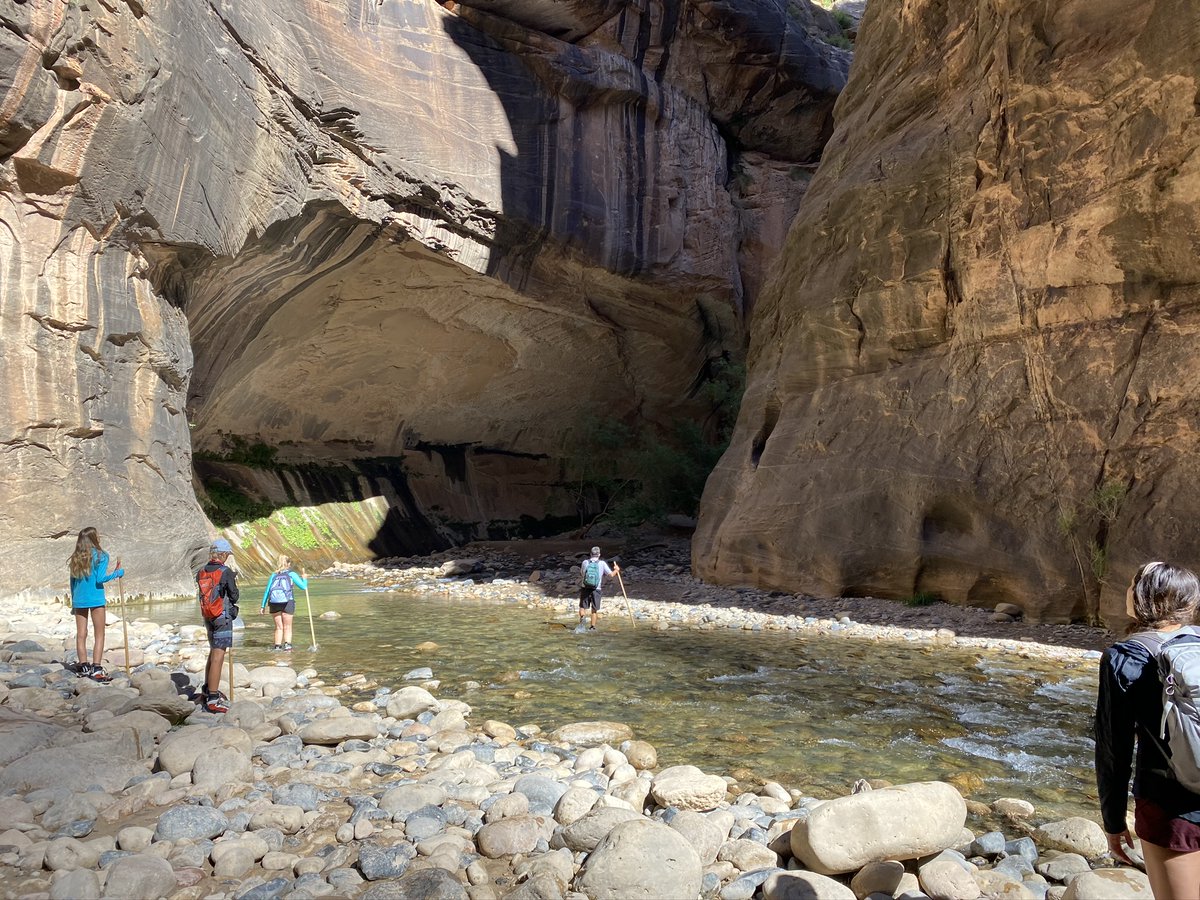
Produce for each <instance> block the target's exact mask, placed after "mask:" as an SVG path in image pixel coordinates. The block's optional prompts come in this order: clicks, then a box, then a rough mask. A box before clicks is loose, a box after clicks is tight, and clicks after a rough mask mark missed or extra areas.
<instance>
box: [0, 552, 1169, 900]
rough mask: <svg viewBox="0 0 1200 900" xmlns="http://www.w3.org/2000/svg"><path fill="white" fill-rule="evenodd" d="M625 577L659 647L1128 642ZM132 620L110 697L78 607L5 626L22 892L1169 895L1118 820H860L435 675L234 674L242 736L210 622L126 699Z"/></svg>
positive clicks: (670, 555) (992, 813)
mask: <svg viewBox="0 0 1200 900" xmlns="http://www.w3.org/2000/svg"><path fill="white" fill-rule="evenodd" d="M577 566H578V559H577V557H575V556H573V555H572V553H571V552H568V551H565V550H560V551H556V550H554V549H552V548H551V549H548V550H546V551H545V552H542V553H540V554H538V555H537V556H535V557H532V558H531V557H530V556H529V554H527V553H519V552H515V551H514V550H511V549H506V548H503V547H497V546H496V545H483V546H480V547H476V548H467V549H466V550H460V551H458V552H457V553H456V554H454V555H452V556H451V555H442V556H436V557H426V558H420V559H395V560H385V561H381V562H379V563H373V564H342V565H336V566H334V567H332V568H331V569H329V570H328V571H327V572H326V573H324V575H325V576H326V577H340V578H355V579H358V580H359V581H360V583H361V584H362V586H363V589H364V590H376V591H385V592H390V591H395V592H404V591H424V592H429V591H437V592H441V593H443V594H444V595H445V596H447V598H449V599H450V600H451V601H452V600H453V599H455V598H461V599H463V600H468V599H470V600H478V599H492V600H500V601H502V602H508V603H518V604H524V605H527V606H533V607H543V606H544V607H546V608H547V609H554V610H557V611H559V612H562V611H563V610H565V609H567V608H568V605H569V603H570V601H571V600H572V598H573V597H574V596H576V590H577V587H576V586H577V578H576V575H575V569H576V568H577ZM622 575H623V581H624V584H625V587H626V589H627V590H628V594H629V599H628V606H626V605H625V600H624V598H623V597H622V596H621V594H620V592H619V591H615V590H613V589H607V590H606V598H605V602H606V607H607V608H606V615H632V616H633V617H634V619H635V621H636V623H637V626H638V627H646V628H653V629H660V630H661V629H685V628H690V629H702V630H718V629H727V628H728V629H739V630H743V631H751V632H753V631H756V630H764V631H795V632H801V633H802V632H805V631H814V632H820V633H827V634H834V635H836V634H846V635H853V636H855V637H859V638H867V639H870V640H877V641H880V642H888V641H904V642H909V643H911V642H921V643H928V644H932V645H937V644H947V643H954V644H957V645H960V646H968V647H989V648H996V647H999V648H1002V649H1005V650H1008V651H1009V652H1013V653H1017V654H1031V655H1039V656H1049V657H1052V658H1058V659H1063V660H1069V661H1073V662H1087V661H1089V660H1090V659H1092V658H1094V657H1095V656H1096V655H1097V651H1098V650H1099V649H1100V648H1101V647H1103V646H1105V645H1106V644H1107V643H1108V642H1110V641H1111V636H1109V635H1107V634H1106V633H1104V632H1103V631H1102V630H1100V629H1089V628H1085V627H1083V626H1046V625H1030V624H1025V623H1022V622H1020V621H1019V619H1015V618H1013V617H1011V616H1010V617H1008V619H1007V621H1005V620H1001V619H1000V614H999V613H996V612H995V611H987V610H961V609H957V608H945V609H939V608H938V607H944V606H945V605H944V604H933V605H930V606H921V607H906V606H902V605H899V604H895V603H890V602H888V601H872V600H844V599H826V600H822V599H818V598H807V597H796V596H792V595H781V594H778V593H772V592H764V591H757V590H752V589H729V588H714V587H712V586H708V585H704V584H702V583H700V582H698V581H695V580H694V579H693V578H692V577H691V575H690V574H689V571H688V567H687V560H686V549H685V548H684V549H680V547H678V546H672V545H670V544H667V545H660V544H655V545H654V546H652V547H648V548H645V549H643V550H638V549H637V548H635V549H633V550H631V551H627V552H626V553H625V554H624V555H623V556H622ZM614 594H615V597H614ZM249 602H251V603H253V602H254V601H253V600H251V601H249ZM246 603H247V600H246V599H243V604H242V605H243V612H245V610H246ZM115 613H116V611H115V609H114V607H113V605H112V604H110V607H109V619H110V625H109V629H108V644H109V647H110V648H114V647H115V648H117V649H113V650H110V653H109V656H108V662H109V665H110V674H112V675H113V682H112V683H111V684H108V685H101V684H97V683H96V682H93V681H91V680H90V679H87V678H80V677H77V675H76V674H75V672H74V670H73V669H74V666H73V663H74V659H73V657H74V651H73V648H74V626H73V623H72V621H71V615H70V612H69V610H67V609H66V608H65V607H64V606H62V605H61V604H53V603H49V602H18V603H13V604H10V605H9V606H8V607H7V609H6V614H5V615H6V617H5V618H2V619H0V735H2V739H0V828H3V829H5V830H4V831H3V832H2V833H0V892H2V893H3V895H4V896H12V897H17V896H20V897H48V898H88V897H114V898H116V897H138V898H144V897H178V898H194V900H200V898H238V900H242V898H246V900H256V898H275V897H287V898H309V897H326V896H328V897H352V898H358V897H364V898H371V900H384V898H447V900H450V898H471V900H492V898H497V900H498V898H503V897H514V898H529V900H532V898H539V900H547V898H564V900H566V898H571V900H583V898H592V900H597V898H627V897H647V898H650V897H663V898H675V897H679V898H696V897H704V898H721V900H752V898H758V897H762V898H766V900H785V898H787V900H791V898H802V897H818V898H832V900H839V898H872V900H882V898H888V897H892V898H907V900H917V898H921V897H934V898H938V897H946V898H962V900H975V898H978V897H1005V898H1026V897H1028V898H1047V897H1048V898H1053V900H1058V898H1084V897H1104V898H1120V897H1149V896H1150V893H1149V886H1148V883H1147V882H1146V879H1145V876H1144V875H1143V874H1142V873H1141V872H1140V871H1138V870H1136V869H1130V868H1127V867H1123V868H1115V867H1113V863H1112V860H1111V859H1110V858H1108V857H1107V855H1106V842H1105V838H1104V835H1103V832H1102V830H1101V829H1100V826H1099V825H1098V824H1097V823H1096V822H1095V821H1092V820H1090V819H1087V818H1080V817H1073V818H1068V819H1060V820H1052V821H1047V820H1046V818H1045V816H1042V815H1039V812H1038V810H1037V808H1036V806H1034V805H1033V804H1032V803H1030V802H1028V801H1026V800H1025V799H1023V798H1021V797H996V798H986V799H984V798H978V797H972V798H971V799H969V800H968V799H965V798H964V797H963V796H962V795H961V794H960V793H959V791H958V789H957V788H956V787H955V786H954V785H951V784H948V783H945V782H939V781H925V782H916V783H911V784H902V785H892V784H887V783H884V782H879V781H874V782H871V781H866V780H861V779H859V780H858V781H857V782H855V781H854V779H853V776H851V777H848V783H847V787H846V792H845V795H844V796H837V797H812V796H806V795H805V794H804V793H803V792H802V791H800V790H798V789H797V788H796V787H794V786H792V785H789V784H787V783H783V782H782V781H767V782H758V781H748V780H746V779H745V778H743V780H742V781H738V780H736V779H735V778H733V777H732V776H731V775H730V774H728V773H726V772H720V771H704V770H702V769H700V768H698V767H696V766H692V765H674V766H667V767H662V766H660V765H659V761H658V755H657V752H656V750H655V747H654V746H653V745H651V744H650V743H647V742H646V741H644V740H641V739H639V736H638V735H636V734H634V733H633V732H632V730H631V729H630V727H629V726H628V725H626V724H624V723H622V722H615V721H581V722H573V723H568V724H565V725H561V726H559V727H557V728H554V729H553V730H551V729H549V728H546V729H543V727H542V723H538V722H502V721H497V720H490V719H483V718H481V717H480V716H478V715H476V714H475V712H474V711H473V710H472V708H471V706H470V705H469V704H468V703H466V702H464V701H463V700H461V699H458V698H455V697H451V696H443V695H441V694H440V690H439V683H438V681H437V679H436V673H434V672H431V671H430V670H428V669H425V670H421V669H417V670H413V671H412V672H409V673H407V674H406V675H404V676H403V677H401V678H399V679H397V683H396V684H393V685H386V686H383V687H382V688H380V689H379V690H377V692H376V694H375V696H374V697H373V698H371V699H368V700H363V699H356V697H357V696H358V695H359V692H360V688H361V681H362V679H361V676H356V675H355V673H347V674H346V675H345V676H343V677H341V678H340V679H339V680H338V681H336V682H334V681H329V682H325V681H322V679H321V678H320V677H318V673H317V671H316V670H315V669H301V670H299V671H297V670H296V669H294V668H291V667H290V666H287V665H283V664H279V665H264V666H259V667H255V668H250V669H247V668H246V667H245V666H242V665H241V664H236V665H235V667H234V676H233V680H234V684H233V686H232V691H231V688H230V686H229V684H228V683H227V682H226V683H225V684H223V685H222V690H224V691H225V692H226V693H232V695H233V703H232V707H231V709H230V712H229V713H228V714H226V715H224V716H219V715H212V714H209V713H206V712H203V711H201V709H200V707H199V705H198V702H197V699H198V697H197V687H198V683H199V680H200V677H201V676H200V674H199V673H200V671H201V669H202V667H203V664H204V659H205V657H206V655H207V644H206V642H205V640H204V633H203V629H202V627H200V625H199V618H198V616H197V622H196V624H181V625H178V626H172V625H161V624H155V623H152V622H149V621H146V620H139V619H138V617H137V611H136V607H131V608H130V612H129V615H130V622H129V623H128V628H129V643H130V649H129V660H128V662H129V667H130V674H129V675H126V674H125V668H124V664H125V659H124V652H123V651H122V650H121V649H119V648H120V645H121V634H122V625H121V623H120V622H119V620H118V619H117V616H116V614H115ZM602 627H603V620H602ZM1037 637H1040V638H1041V640H1037V639H1036V638H1037ZM983 822H988V823H995V822H1000V823H1002V825H1001V827H1000V828H996V827H990V826H989V827H987V828H984V827H983V826H981V825H980V823H983Z"/></svg>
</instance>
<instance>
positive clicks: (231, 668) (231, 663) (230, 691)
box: [225, 640, 233, 706]
mask: <svg viewBox="0 0 1200 900" xmlns="http://www.w3.org/2000/svg"><path fill="white" fill-rule="evenodd" d="M225 655H226V656H227V657H228V658H229V705H230V706H232V705H233V641H232V640H231V641H230V642H229V649H228V650H226V651H225Z"/></svg>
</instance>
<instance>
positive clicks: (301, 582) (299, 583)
mask: <svg viewBox="0 0 1200 900" xmlns="http://www.w3.org/2000/svg"><path fill="white" fill-rule="evenodd" d="M279 574H280V573H279V572H272V573H271V577H270V578H268V579H267V586H266V587H265V588H263V596H262V609H266V608H267V597H269V596H270V594H271V585H273V584H274V583H275V576H276V575H279ZM288 575H289V576H291V579H292V584H294V585H295V586H296V587H298V588H300V590H304V589H305V588H307V587H308V581H307V579H304V578H301V577H300V576H299V575H297V574H296V573H295V572H293V571H292V570H291V569H288Z"/></svg>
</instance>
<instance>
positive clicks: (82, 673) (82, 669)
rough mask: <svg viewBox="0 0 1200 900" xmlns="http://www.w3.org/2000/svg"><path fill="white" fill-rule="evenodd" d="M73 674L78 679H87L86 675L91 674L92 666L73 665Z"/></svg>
mask: <svg viewBox="0 0 1200 900" xmlns="http://www.w3.org/2000/svg"><path fill="white" fill-rule="evenodd" d="M75 674H76V675H77V676H78V677H80V678H87V677H88V675H90V674H92V664H91V663H76V664H75Z"/></svg>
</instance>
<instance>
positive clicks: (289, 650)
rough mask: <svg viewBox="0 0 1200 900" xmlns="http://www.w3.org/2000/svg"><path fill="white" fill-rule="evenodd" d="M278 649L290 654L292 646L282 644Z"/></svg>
mask: <svg viewBox="0 0 1200 900" xmlns="http://www.w3.org/2000/svg"><path fill="white" fill-rule="evenodd" d="M279 649H280V650H282V651H284V652H285V653H291V652H292V645H291V644H283V645H281V646H280V648H279Z"/></svg>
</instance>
